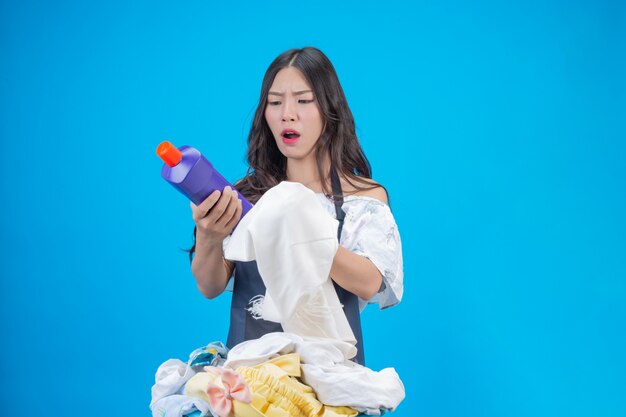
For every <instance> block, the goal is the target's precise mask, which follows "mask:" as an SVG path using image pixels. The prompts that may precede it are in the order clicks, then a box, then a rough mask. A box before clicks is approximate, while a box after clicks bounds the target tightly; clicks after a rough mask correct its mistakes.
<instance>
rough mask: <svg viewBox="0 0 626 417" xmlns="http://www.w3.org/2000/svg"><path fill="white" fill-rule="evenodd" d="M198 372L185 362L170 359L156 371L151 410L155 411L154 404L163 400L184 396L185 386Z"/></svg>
mask: <svg viewBox="0 0 626 417" xmlns="http://www.w3.org/2000/svg"><path fill="white" fill-rule="evenodd" d="M195 374H196V372H195V371H194V370H193V369H192V368H191V366H189V365H187V364H186V363H185V362H183V361H181V360H178V359H168V360H167V361H165V362H163V363H162V364H161V366H159V369H157V371H156V375H155V377H154V379H155V383H154V385H153V386H152V401H150V409H152V410H153V411H154V408H153V406H154V404H155V403H156V402H157V401H159V400H160V399H161V398H164V397H167V396H169V395H174V394H182V392H183V386H184V385H185V383H186V382H187V381H189V378H191V377H192V376H194V375H195Z"/></svg>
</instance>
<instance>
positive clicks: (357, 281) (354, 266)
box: [330, 245, 383, 300]
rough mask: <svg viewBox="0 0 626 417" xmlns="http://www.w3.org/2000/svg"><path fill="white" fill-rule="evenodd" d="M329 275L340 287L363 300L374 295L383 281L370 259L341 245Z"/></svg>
mask: <svg viewBox="0 0 626 417" xmlns="http://www.w3.org/2000/svg"><path fill="white" fill-rule="evenodd" d="M330 277H331V278H332V279H333V281H335V282H336V283H337V284H339V286H340V287H342V288H344V289H346V290H348V291H350V292H351V293H353V294H355V295H357V296H359V297H361V298H362V299H364V300H369V299H370V298H372V297H373V296H375V295H376V293H378V290H379V289H380V286H381V285H382V282H383V276H382V274H381V273H380V271H379V270H378V268H376V266H375V265H374V264H373V263H372V261H370V260H369V259H367V258H366V257H364V256H361V255H357V254H356V253H352V252H350V251H349V250H348V249H346V248H344V247H343V246H341V245H340V246H339V250H337V254H335V258H334V259H333V265H332V267H331V268H330Z"/></svg>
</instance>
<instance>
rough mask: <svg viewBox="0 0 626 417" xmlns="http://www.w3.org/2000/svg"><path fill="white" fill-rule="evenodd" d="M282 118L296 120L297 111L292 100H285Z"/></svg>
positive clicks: (287, 120)
mask: <svg viewBox="0 0 626 417" xmlns="http://www.w3.org/2000/svg"><path fill="white" fill-rule="evenodd" d="M282 120H283V122H293V121H295V120H296V113H295V109H294V106H293V104H292V103H291V100H285V105H284V106H283V117H282Z"/></svg>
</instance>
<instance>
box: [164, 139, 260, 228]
mask: <svg viewBox="0 0 626 417" xmlns="http://www.w3.org/2000/svg"><path fill="white" fill-rule="evenodd" d="M156 152H157V155H159V156H160V157H161V159H163V161H164V162H165V164H163V168H161V176H162V177H163V178H164V179H165V181H167V182H169V183H170V184H172V185H173V186H174V187H175V188H176V189H177V190H178V191H180V192H181V193H183V194H184V195H186V196H187V197H188V198H189V199H190V200H191V201H193V203H194V204H195V205H199V204H200V203H202V202H203V201H204V200H205V199H206V198H207V197H208V196H209V195H210V194H211V193H212V192H213V191H215V190H219V191H220V192H221V191H223V190H224V187H226V186H227V185H229V186H230V187H231V188H233V189H234V187H233V186H232V185H231V184H230V183H229V182H228V181H226V180H225V179H224V177H222V175H221V174H220V173H219V172H217V170H216V169H215V168H213V165H211V163H210V162H209V161H208V160H207V159H206V158H205V157H204V156H202V154H201V153H200V152H199V151H198V150H197V149H196V148H193V147H191V146H186V145H185V146H181V147H180V148H179V149H177V148H176V147H175V146H174V145H172V144H171V143H170V142H168V141H164V142H161V143H160V144H159V146H158V147H157V151H156ZM237 194H238V195H239V199H240V200H241V203H242V204H241V206H242V212H241V217H243V216H245V215H246V213H248V211H250V209H251V208H252V204H251V203H250V202H249V201H248V200H246V199H245V197H244V196H242V195H241V193H239V191H237Z"/></svg>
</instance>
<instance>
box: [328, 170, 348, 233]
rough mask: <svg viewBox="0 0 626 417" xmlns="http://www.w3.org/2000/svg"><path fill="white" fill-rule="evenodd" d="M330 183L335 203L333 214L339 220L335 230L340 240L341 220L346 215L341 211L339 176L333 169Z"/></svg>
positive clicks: (341, 198) (341, 197)
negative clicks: (335, 214)
mask: <svg viewBox="0 0 626 417" xmlns="http://www.w3.org/2000/svg"><path fill="white" fill-rule="evenodd" d="M330 183H331V186H332V188H333V202H334V203H335V213H337V220H339V227H338V228H337V240H341V230H342V229H343V219H344V218H345V217H346V213H345V212H344V211H343V209H342V208H341V206H343V190H342V189H341V181H339V175H337V170H335V168H334V167H332V168H331V169H330Z"/></svg>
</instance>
